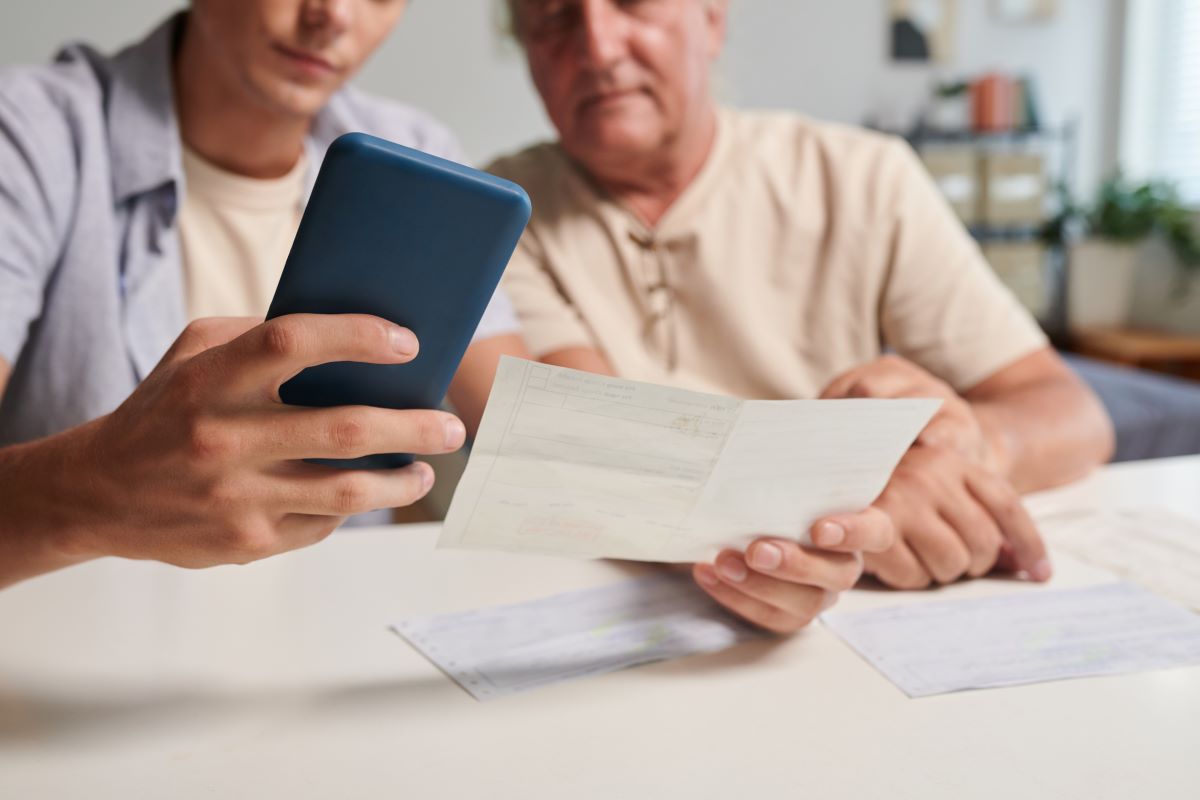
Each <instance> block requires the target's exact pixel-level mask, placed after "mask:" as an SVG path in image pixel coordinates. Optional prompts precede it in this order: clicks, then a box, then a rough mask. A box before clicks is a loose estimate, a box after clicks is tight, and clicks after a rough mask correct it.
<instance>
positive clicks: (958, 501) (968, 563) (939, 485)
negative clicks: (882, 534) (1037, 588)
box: [866, 444, 1052, 589]
mask: <svg viewBox="0 0 1200 800" xmlns="http://www.w3.org/2000/svg"><path fill="white" fill-rule="evenodd" d="M874 507H875V508H877V509H879V510H881V511H883V512H884V513H885V514H887V516H888V517H889V518H890V519H891V520H892V523H893V524H894V526H895V529H896V533H897V537H896V542H895V544H894V545H893V546H892V547H891V548H889V549H888V550H887V551H885V552H882V553H872V554H869V555H868V556H867V559H866V571H867V572H868V573H870V574H873V575H875V576H876V577H878V578H879V580H881V581H883V582H884V583H885V584H887V585H889V586H893V587H895V588H898V589H922V588H925V587H926V586H929V585H930V584H931V583H941V584H944V583H951V582H953V581H956V580H958V579H959V578H962V577H964V576H970V577H979V576H981V575H985V574H987V573H988V572H990V571H991V570H992V569H994V568H1000V569H1005V570H1010V571H1013V572H1018V573H1024V574H1026V575H1028V576H1029V577H1031V578H1033V579H1034V580H1038V581H1044V580H1048V579H1049V578H1050V574H1051V571H1052V570H1051V566H1050V561H1049V560H1048V558H1047V556H1046V548H1045V545H1044V544H1043V543H1042V539H1041V536H1040V535H1039V534H1038V531H1037V528H1036V527H1035V525H1034V523H1033V520H1032V519H1031V518H1030V516H1029V514H1028V512H1026V511H1025V508H1024V506H1022V505H1021V499H1020V497H1019V496H1018V494H1017V492H1016V490H1015V489H1013V487H1012V486H1011V484H1009V482H1008V481H1007V480H1005V479H1004V478H1001V477H999V476H998V475H996V474H995V473H993V472H992V471H990V470H989V469H988V468H987V467H984V466H982V465H980V464H977V463H975V462H973V461H971V460H970V459H968V458H965V457H964V456H963V455H962V454H961V453H959V452H957V451H956V450H952V449H949V448H944V447H936V446H930V445H922V444H917V445H915V446H913V448H912V449H910V450H909V451H908V453H907V454H905V456H904V458H903V459H901V461H900V464H899V466H898V467H897V468H896V471H895V473H893V475H892V479H891V481H890V482H889V483H888V485H887V487H886V488H885V489H884V490H883V493H882V494H881V495H880V496H879V499H878V500H876V501H875V503H874Z"/></svg>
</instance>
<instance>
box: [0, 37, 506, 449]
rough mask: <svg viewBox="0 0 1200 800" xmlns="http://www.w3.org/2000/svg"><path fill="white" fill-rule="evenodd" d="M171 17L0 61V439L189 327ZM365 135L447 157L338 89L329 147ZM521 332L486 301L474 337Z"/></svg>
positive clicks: (90, 391)
mask: <svg viewBox="0 0 1200 800" xmlns="http://www.w3.org/2000/svg"><path fill="white" fill-rule="evenodd" d="M182 22H183V17H182V15H180V16H176V17H173V18H171V19H169V20H167V21H166V22H164V23H163V24H162V25H160V26H159V27H158V28H157V29H156V30H155V31H154V32H153V33H151V34H150V36H149V37H147V38H146V39H145V40H144V41H142V42H140V43H138V44H135V45H133V46H132V47H129V48H127V49H125V50H122V51H121V52H119V53H117V54H116V55H115V56H111V57H108V56H104V55H101V54H99V53H97V52H96V51H94V50H92V49H91V48H89V47H86V46H83V45H73V46H70V47H67V48H66V49H64V50H63V51H62V52H61V53H60V54H59V55H58V56H57V58H56V59H55V61H54V63H53V64H51V65H48V66H35V67H18V68H15V69H10V70H7V71H4V72H0V357H3V358H4V359H5V360H7V361H8V362H9V364H11V365H12V367H13V372H12V375H11V378H10V380H9V383H8V387H7V390H6V391H5V392H4V396H3V400H2V401H0V445H4V444H11V443H13V442H18V441H26V440H29V439H35V438H39V437H42V436H47V435H50V434H52V433H55V432H57V431H60V430H63V429H64V428H68V427H70V426H72V425H76V424H79V423H81V422H85V421H87V420H89V419H93V418H95V417H97V416H100V415H102V414H106V413H108V412H109V411H111V410H113V409H114V408H115V407H116V406H117V405H119V404H120V403H121V402H122V401H123V400H124V399H125V398H126V397H127V396H128V395H129V393H130V392H131V391H132V390H133V388H134V387H135V386H136V385H137V383H138V382H139V381H140V380H141V379H142V378H144V377H145V376H146V375H147V374H148V373H149V372H150V370H151V369H152V368H153V367H154V365H155V364H156V363H157V362H158V360H159V359H160V358H161V357H162V355H163V354H164V353H165V352H166V350H167V348H168V347H169V346H170V344H171V342H173V341H174V340H175V337H177V336H178V335H179V333H180V331H181V330H182V329H183V327H184V325H185V323H186V315H185V304H184V296H183V291H184V289H183V287H184V282H183V272H182V265H181V261H180V250H179V241H178V233H177V229H176V224H175V218H176V212H177V210H178V208H179V204H180V201H181V199H182V197H183V167H182V164H181V144H180V137H179V129H178V125H177V122H176V118H175V109H174V99H173V96H172V84H171V60H172V53H173V51H174V44H175V41H176V38H177V35H178V33H179V31H180V30H181V23H182ZM349 131H364V132H367V133H371V134H374V135H376V136H381V137H383V138H386V139H391V140H393V141H396V142H399V143H401V144H404V145H408V146H410V147H414V148H417V149H420V150H424V151H426V152H428V153H432V154H434V155H439V156H442V157H444V158H449V159H452V160H455V161H461V160H462V152H461V150H460V148H459V146H458V144H457V142H456V141H455V139H454V137H453V136H452V135H451V134H450V133H449V131H447V130H446V129H445V128H444V127H442V126H441V125H440V124H438V123H437V122H436V121H434V120H433V119H432V118H431V117H429V116H428V115H426V114H424V113H422V112H420V111H418V110H416V109H413V108H410V107H407V106H403V105H400V104H397V103H393V102H390V101H385V100H381V99H377V98H373V97H368V96H366V95H364V94H361V93H359V92H356V91H354V90H353V89H350V88H346V89H343V90H342V91H340V92H339V93H338V94H336V95H335V96H334V97H332V98H331V99H330V102H329V103H328V105H327V106H326V107H325V108H324V109H323V110H322V111H321V113H320V114H319V115H318V116H317V118H316V120H315V122H314V124H313V127H312V130H311V132H310V135H309V137H308V141H307V142H306V148H307V150H308V156H309V158H308V163H309V164H310V175H309V184H308V185H309V187H310V188H311V185H312V180H313V179H315V175H316V169H317V167H318V166H319V164H320V161H321V159H322V157H323V156H324V153H325V150H326V148H327V147H328V146H329V144H330V143H331V142H332V141H333V140H334V139H335V138H337V137H338V136H340V135H341V134H343V133H347V132H349ZM516 330H517V322H516V319H515V317H514V315H513V313H512V309H511V306H509V305H508V302H507V300H506V299H505V298H504V297H503V296H502V295H499V294H498V295H497V296H496V297H494V298H493V300H492V303H491V305H490V306H489V307H488V311H487V313H486V314H485V316H484V319H483V322H482V323H481V324H480V327H479V329H478V331H476V338H485V337H488V336H495V335H498V334H501V333H510V332H515V331H516Z"/></svg>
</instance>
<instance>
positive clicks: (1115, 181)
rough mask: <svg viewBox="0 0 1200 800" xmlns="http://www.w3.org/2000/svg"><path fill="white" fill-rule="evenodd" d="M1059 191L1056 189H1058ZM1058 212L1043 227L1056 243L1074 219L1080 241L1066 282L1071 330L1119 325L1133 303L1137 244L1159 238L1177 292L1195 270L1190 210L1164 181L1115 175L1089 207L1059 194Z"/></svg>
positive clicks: (1197, 253)
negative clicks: (1173, 263)
mask: <svg viewBox="0 0 1200 800" xmlns="http://www.w3.org/2000/svg"><path fill="white" fill-rule="evenodd" d="M1060 191H1061V190H1060ZM1062 206H1063V211H1062V213H1061V214H1060V216H1059V218H1058V219H1057V220H1055V222H1053V223H1052V224H1051V226H1050V227H1049V228H1048V230H1049V231H1050V232H1051V235H1052V236H1057V237H1059V238H1060V239H1061V238H1063V237H1064V236H1065V232H1066V230H1068V229H1069V227H1070V226H1071V225H1072V224H1073V221H1074V220H1076V219H1078V220H1080V221H1081V222H1082V228H1083V232H1084V238H1083V239H1082V240H1081V241H1079V242H1077V243H1075V244H1073V245H1072V247H1071V251H1070V253H1071V255H1070V272H1069V278H1068V283H1067V320H1068V322H1069V324H1070V325H1071V327H1072V328H1084V327H1114V326H1120V325H1123V324H1124V323H1125V322H1126V321H1127V319H1128V317H1129V312H1130V308H1131V306H1132V301H1133V289H1134V277H1135V275H1136V273H1137V267H1138V254H1139V250H1140V247H1141V245H1142V244H1143V243H1144V242H1145V241H1146V240H1147V239H1149V238H1151V237H1156V236H1157V237H1162V239H1163V241H1164V242H1165V243H1166V244H1167V245H1168V246H1169V247H1170V250H1171V251H1172V253H1173V254H1174V256H1175V258H1176V259H1177V261H1178V262H1179V264H1180V271H1179V280H1178V281H1177V293H1178V294H1183V293H1186V291H1187V287H1188V286H1189V284H1190V280H1189V276H1190V275H1191V274H1193V273H1196V272H1198V271H1200V231H1198V230H1197V227H1196V223H1195V211H1193V210H1191V209H1189V208H1187V207H1186V206H1185V205H1184V204H1183V202H1182V201H1181V200H1180V199H1179V195H1178V192H1177V191H1176V190H1175V187H1174V186H1173V185H1172V184H1170V183H1167V182H1164V181H1150V182H1147V183H1134V182H1130V181H1128V180H1126V179H1125V178H1124V177H1122V176H1121V175H1120V174H1117V175H1114V176H1113V177H1110V178H1109V179H1107V180H1106V181H1104V183H1103V184H1102V185H1101V187H1100V191H1099V194H1098V196H1097V198H1096V202H1095V204H1094V205H1093V206H1092V207H1091V208H1090V209H1085V208H1080V207H1078V206H1076V205H1075V204H1074V203H1073V202H1072V201H1071V200H1070V198H1069V197H1068V196H1066V194H1065V192H1064V193H1063V197H1062Z"/></svg>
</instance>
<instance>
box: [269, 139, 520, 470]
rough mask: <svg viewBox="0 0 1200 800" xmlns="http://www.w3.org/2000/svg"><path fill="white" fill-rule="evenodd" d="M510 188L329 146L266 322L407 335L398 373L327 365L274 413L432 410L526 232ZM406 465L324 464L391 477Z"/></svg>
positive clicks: (408, 160) (397, 155)
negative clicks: (379, 326)
mask: <svg viewBox="0 0 1200 800" xmlns="http://www.w3.org/2000/svg"><path fill="white" fill-rule="evenodd" d="M529 214H530V203H529V197H528V196H527V195H526V194H525V191H524V190H523V189H521V187H520V186H518V185H517V184H515V183H512V182H511V181H506V180H503V179H501V178H497V177H495V176H493V175H489V174H487V173H485V172H480V171H479V170H475V169H471V168H470V167H466V166H463V165H461V164H456V163H454V162H451V161H446V160H445V159H441V158H437V157H436V156H431V155H428V154H426V153H422V152H420V151H417V150H413V149H410V148H407V147H403V146H401V145H398V144H394V143H392V142H389V141H386V140H384V139H379V138H376V137H374V136H369V135H367V134H362V133H350V134H346V135H344V136H341V137H339V138H338V139H337V140H335V141H334V142H333V144H332V145H330V147H329V151H328V153H327V154H326V156H325V160H324V162H323V164H322V165H321V170H320V173H319V174H318V175H317V180H316V183H315V185H314V186H313V191H312V196H311V197H310V198H309V202H308V205H307V207H306V208H305V210H304V216H303V218H302V219H301V221H300V228H299V230H298V231H297V233H296V239H295V241H294V243H293V244H292V249H291V252H290V254H289V255H288V259H287V262H286V264H285V265H284V268H283V275H282V277H281V278H280V281H279V286H278V288H277V289H276V290H275V297H274V299H273V300H272V301H271V307H270V310H269V311H268V312H267V318H268V319H271V318H273V317H278V316H282V315H284V314H293V313H316V314H347V313H358V314H373V315H375V316H379V317H383V318H384V319H388V320H391V321H392V322H395V323H397V324H399V325H403V326H405V327H407V328H409V329H411V330H412V331H413V332H414V333H415V334H416V335H417V338H418V340H419V341H420V353H419V354H418V355H417V357H416V358H415V359H414V360H413V361H411V362H410V363H408V364H395V365H379V364H358V363H349V362H338V363H332V364H324V365H321V366H317V367H312V368H310V369H307V370H305V371H303V372H302V373H300V374H299V375H297V376H296V377H295V378H293V379H291V380H290V381H288V382H287V383H285V384H284V385H283V386H282V387H280V390H279V394H280V397H281V398H282V400H283V401H284V402H285V403H291V404H294V405H302V406H336V405H370V406H381V407H385V408H437V407H438V406H440V405H441V403H442V400H443V399H444V397H445V395H446V390H447V389H448V388H449V386H450V380H451V379H452V378H453V377H454V372H455V370H456V369H457V368H458V364H459V362H460V361H461V360H462V357H463V353H464V352H466V349H467V345H468V344H470V341H471V337H472V336H473V334H474V332H475V329H476V327H477V326H478V325H479V321H480V319H481V318H482V316H483V312H484V309H485V308H486V307H487V304H488V301H489V300H490V298H491V296H492V293H493V292H494V291H495V289H496V285H497V284H498V283H499V281H500V276H501V274H502V273H503V272H504V268H505V266H507V264H508V260H509V258H510V257H511V255H512V252H513V249H514V248H515V247H516V244H517V241H518V240H519V239H520V236H521V233H522V232H523V231H524V229H525V224H526V223H527V222H528V221H529ZM411 461H412V457H411V456H410V455H407V454H381V455H378V456H369V457H367V458H364V459H354V460H352V461H343V462H326V463H335V464H336V465H338V466H348V467H395V466H402V465H404V464H407V463H410V462H411Z"/></svg>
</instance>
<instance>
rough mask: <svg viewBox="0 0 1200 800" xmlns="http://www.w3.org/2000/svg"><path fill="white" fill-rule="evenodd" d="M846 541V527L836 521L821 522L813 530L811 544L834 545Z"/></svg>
mask: <svg viewBox="0 0 1200 800" xmlns="http://www.w3.org/2000/svg"><path fill="white" fill-rule="evenodd" d="M844 541H846V529H845V528H843V527H842V526H841V525H839V524H837V523H836V522H822V523H821V524H820V525H818V526H817V529H816V530H815V531H813V544H815V545H817V546H818V547H835V546H837V545H839V544H841V543H842V542H844Z"/></svg>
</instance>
